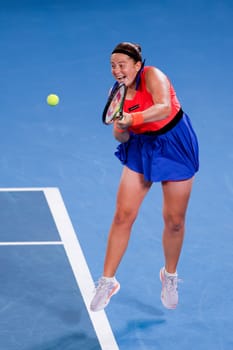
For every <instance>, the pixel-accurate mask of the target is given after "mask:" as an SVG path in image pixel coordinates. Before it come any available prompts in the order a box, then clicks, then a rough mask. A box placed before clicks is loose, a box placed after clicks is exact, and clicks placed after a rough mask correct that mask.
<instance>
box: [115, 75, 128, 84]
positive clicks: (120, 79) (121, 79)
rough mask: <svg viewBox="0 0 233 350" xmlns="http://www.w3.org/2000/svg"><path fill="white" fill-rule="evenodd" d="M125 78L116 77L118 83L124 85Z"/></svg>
mask: <svg viewBox="0 0 233 350" xmlns="http://www.w3.org/2000/svg"><path fill="white" fill-rule="evenodd" d="M125 78H126V76H121V77H117V81H118V82H119V83H124V82H125Z"/></svg>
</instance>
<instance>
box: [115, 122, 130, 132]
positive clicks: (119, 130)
mask: <svg viewBox="0 0 233 350" xmlns="http://www.w3.org/2000/svg"><path fill="white" fill-rule="evenodd" d="M114 130H115V131H116V132H119V133H122V132H125V131H127V130H126V129H120V128H118V127H117V126H116V123H114Z"/></svg>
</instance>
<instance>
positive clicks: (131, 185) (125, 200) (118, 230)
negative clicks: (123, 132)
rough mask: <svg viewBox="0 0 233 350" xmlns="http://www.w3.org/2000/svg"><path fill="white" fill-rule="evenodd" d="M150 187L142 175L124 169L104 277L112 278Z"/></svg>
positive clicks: (107, 251) (108, 245)
mask: <svg viewBox="0 0 233 350" xmlns="http://www.w3.org/2000/svg"><path fill="white" fill-rule="evenodd" d="M150 187H151V182H148V181H145V180H144V177H143V175H142V174H139V173H136V172H134V171H132V170H130V169H129V168H127V167H124V169H123V173H122V177H121V180H120V184H119V189H118V194H117V201H116V210H115V215H114V218H113V222H112V225H111V228H110V231H109V237H108V243H107V249H106V256H105V263H104V276H107V277H111V276H114V275H115V273H116V270H117V267H118V266H119V263H120V261H121V259H122V257H123V255H124V253H125V250H126V248H127V245H128V241H129V237H130V232H131V228H132V225H133V223H134V221H135V219H136V217H137V214H138V210H139V208H140V205H141V203H142V201H143V199H144V197H145V195H146V194H147V192H148V190H149V189H150Z"/></svg>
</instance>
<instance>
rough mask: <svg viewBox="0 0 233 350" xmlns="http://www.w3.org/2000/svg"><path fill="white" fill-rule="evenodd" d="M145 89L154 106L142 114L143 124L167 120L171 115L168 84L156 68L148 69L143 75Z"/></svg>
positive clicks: (164, 76)
mask: <svg viewBox="0 0 233 350" xmlns="http://www.w3.org/2000/svg"><path fill="white" fill-rule="evenodd" d="M145 80H146V87H147V90H148V92H149V93H150V94H151V96H152V99H153V102H154V104H153V105H152V106H151V107H149V108H148V109H146V110H144V111H143V112H142V114H143V119H144V122H145V123H147V122H153V121H157V120H162V119H165V118H167V117H168V116H169V115H170V113H171V96H170V82H169V80H168V78H167V76H166V75H165V74H164V73H163V72H161V71H160V70H159V69H158V68H155V67H150V68H149V69H148V70H147V72H146V75H145Z"/></svg>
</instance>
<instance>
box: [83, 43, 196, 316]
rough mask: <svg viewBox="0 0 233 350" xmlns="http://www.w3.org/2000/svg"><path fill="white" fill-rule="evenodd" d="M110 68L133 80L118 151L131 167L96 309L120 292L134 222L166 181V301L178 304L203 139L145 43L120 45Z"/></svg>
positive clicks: (118, 130) (117, 124) (118, 125)
mask: <svg viewBox="0 0 233 350" xmlns="http://www.w3.org/2000/svg"><path fill="white" fill-rule="evenodd" d="M111 71H112V75H113V77H114V78H115V80H116V82H117V83H119V84H120V83H124V84H125V85H126V86H127V93H126V98H125V101H124V106H123V118H122V119H117V120H115V121H114V136H115V138H116V139H117V140H118V141H119V142H120V144H119V146H118V148H117V151H116V153H115V155H116V156H117V158H119V160H120V161H121V163H122V164H123V165H124V167H123V171H122V177H121V180H120V184H119V189H118V194H117V200H116V211H115V215H114V218H113V222H112V225H111V228H110V231H109V237H108V244H107V250H106V255H105V262H104V269H103V275H102V277H101V278H100V279H99V282H98V285H97V287H96V291H95V295H94V297H93V300H92V302H91V306H90V308H91V310H92V311H99V310H102V309H103V308H105V307H106V306H107V305H108V303H109V301H110V298H111V297H112V296H113V295H114V294H116V293H117V292H118V291H119V289H120V283H119V282H118V281H117V279H116V277H115V274H116V271H117V268H118V266H119V264H120V261H121V259H122V257H123V255H124V253H125V251H126V248H127V245H128V241H129V238H130V233H131V229H132V225H133V223H134V221H135V219H136V217H137V214H138V211H139V208H140V205H141V204H142V201H143V199H144V198H145V196H146V194H147V193H148V191H149V189H150V188H151V186H152V184H153V183H154V182H160V183H161V185H162V193H163V211H162V213H163V220H164V229H163V238H162V243H163V251H164V266H163V267H162V268H161V269H160V280H161V283H162V291H161V301H162V303H163V305H164V306H165V307H166V308H168V309H175V308H176V306H177V304H178V289H177V284H178V273H177V265H178V261H179V257H180V253H181V249H182V244H183V239H184V230H185V214H186V210H187V206H188V201H189V198H190V193H191V190H192V184H193V179H194V175H195V173H196V172H197V171H198V168H199V161H198V141H197V137H196V134H195V132H194V130H193V127H192V125H191V122H190V119H189V117H188V116H187V114H185V113H184V112H183V110H182V108H181V105H180V102H179V100H178V98H177V96H176V93H175V90H174V88H173V86H172V84H171V82H170V81H169V79H168V78H167V76H166V75H165V74H164V73H163V72H162V71H161V70H159V69H158V68H156V67H153V66H145V67H144V64H143V60H142V55H141V47H140V46H139V45H137V44H133V43H129V42H123V43H120V44H118V45H117V46H116V47H115V48H114V50H113V51H112V54H111Z"/></svg>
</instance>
